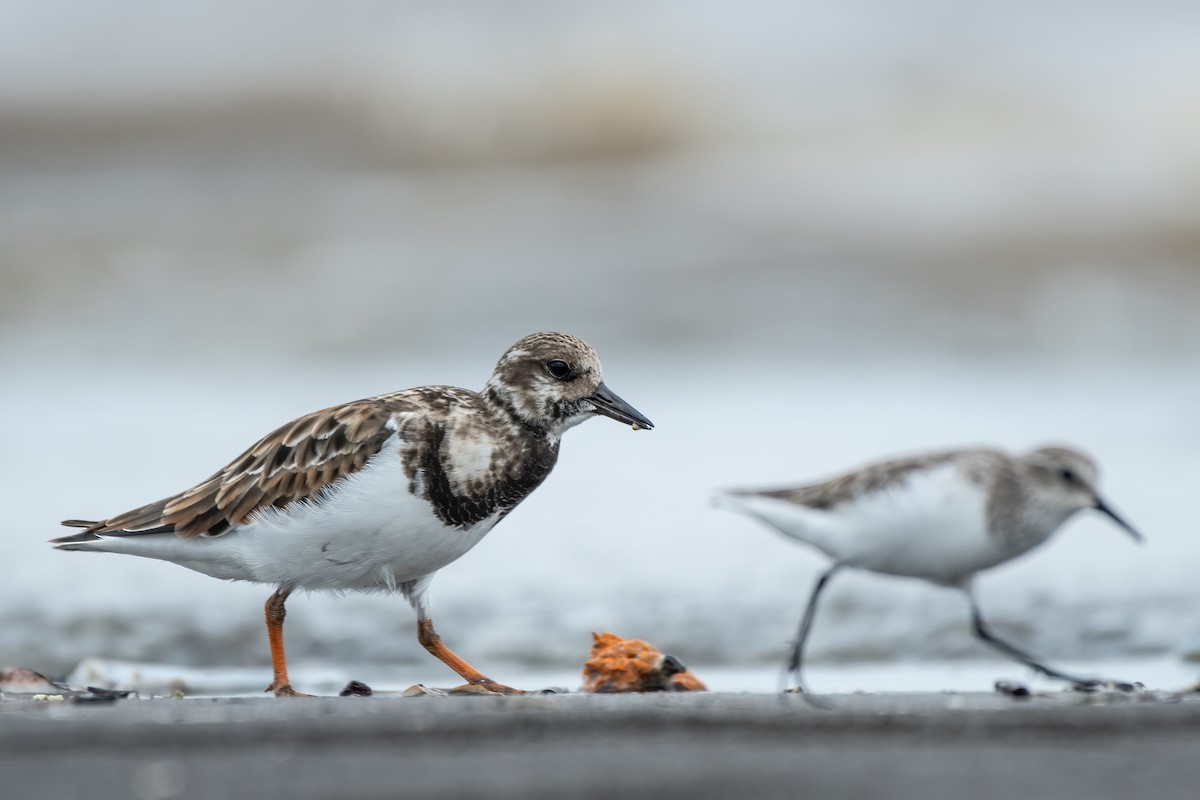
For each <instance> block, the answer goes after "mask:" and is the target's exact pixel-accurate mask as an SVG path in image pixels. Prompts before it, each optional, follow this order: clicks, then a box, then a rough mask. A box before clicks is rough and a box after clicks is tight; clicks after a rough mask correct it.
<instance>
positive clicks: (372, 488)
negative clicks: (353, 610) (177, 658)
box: [53, 333, 653, 696]
mask: <svg viewBox="0 0 1200 800" xmlns="http://www.w3.org/2000/svg"><path fill="white" fill-rule="evenodd" d="M597 414H600V415H603V416H606V417H611V418H612V419H615V420H617V421H618V422H622V423H625V424H627V425H629V426H631V427H632V428H633V429H634V430H638V429H640V428H645V429H649V428H652V427H653V425H652V424H651V422H650V420H648V419H646V417H644V416H642V414H640V413H639V412H638V411H637V410H635V409H634V408H633V407H632V406H630V405H629V404H628V403H626V402H625V401H624V400H622V399H621V398H620V397H618V396H617V395H616V394H614V393H613V392H612V391H611V390H610V389H609V388H608V387H607V386H605V385H604V383H603V381H602V379H601V369H600V359H599V358H598V357H597V355H596V352H595V351H594V350H593V349H592V348H591V347H590V346H589V345H588V344H586V343H585V342H583V341H582V340H580V339H577V338H575V337H574V336H569V335H566V334H561V333H535V334H532V335H530V336H526V337H525V338H523V339H521V340H520V341H518V342H517V343H516V344H514V345H513V346H512V347H510V348H509V349H508V350H507V351H506V352H505V353H504V355H503V356H502V357H501V358H500V361H499V363H497V365H496V368H495V370H494V371H493V372H492V376H491V378H490V379H489V380H488V381H487V384H486V385H485V386H484V388H483V390H482V391H481V392H473V391H468V390H466V389H458V388H455V387H451V386H425V387H421V388H416V389H408V390H405V391H399V392H393V393H390V394H384V395H379V396H378V397H371V398H368V399H365V400H357V401H354V402H351V403H345V404H343V405H339V406H334V407H332V408H327V409H324V410H323V411H317V412H315V413H312V414H308V415H306V416H303V417H300V418H299V419H297V420H295V421H293V422H289V423H287V424H286V425H284V426H282V427H280V428H278V429H277V430H275V431H274V432H272V433H269V434H267V435H266V436H265V437H263V438H262V439H260V440H259V441H258V442H256V443H255V444H253V445H251V446H250V448H249V449H248V450H246V451H245V452H244V453H242V454H241V455H240V456H238V457H237V458H235V459H234V460H233V461H232V462H230V464H229V465H228V466H226V467H224V468H223V469H221V470H219V471H217V472H216V473H215V474H213V475H212V477H210V478H208V479H207V480H205V481H203V482H201V483H199V484H197V485H196V486H194V487H192V488H191V489H187V490H186V491H183V492H181V493H179V494H177V495H173V496H171V497H168V498H166V499H164V500H159V501H157V502H154V503H150V504H148V505H145V506H142V507H140V508H136V509H134V510H132V511H128V512H126V513H124V514H119V515H117V516H115V517H111V518H109V519H105V520H101V521H85V520H67V521H66V522H64V523H63V524H64V525H67V526H69V527H75V528H83V531H82V532H81V533H77V534H74V535H72V536H64V537H61V538H58V539H54V540H53V543H54V544H55V545H57V546H58V549H61V550H87V551H96V552H109V553H126V554H129V555H136V556H143V557H146V558H156V559H161V560H164V561H171V562H174V563H176V564H179V565H181V566H184V567H187V568H189V569H193V570H196V571H197V572H202V573H204V574H206V575H211V576H213V577H215V578H223V579H227V580H241V581H253V582H257V583H265V584H273V585H274V586H276V590H275V592H274V594H272V595H271V596H270V598H269V599H268V600H267V602H266V607H265V612H266V622H267V637H268V640H269V643H270V648H271V661H272V666H273V669H274V679H273V680H272V682H271V685H270V686H269V687H267V691H273V692H274V693H275V694H276V695H278V696H288V695H298V694H300V693H299V692H297V691H295V690H294V689H293V688H292V685H291V682H290V681H289V679H288V674H287V660H286V658H285V656H284V649H283V620H284V615H285V609H284V603H285V601H286V600H287V598H288V595H289V594H291V593H292V592H293V591H295V590H296V589H330V590H335V591H355V590H361V591H399V592H400V593H401V594H402V595H403V596H404V597H406V598H407V599H408V601H409V602H410V603H411V604H412V606H413V608H414V609H415V610H416V612H417V635H418V639H419V641H420V643H421V644H422V645H423V646H424V647H425V649H427V650H428V651H429V652H430V653H432V654H433V655H434V656H436V657H437V658H438V659H440V660H441V661H442V662H444V663H445V664H446V665H447V666H448V667H450V668H451V669H452V670H454V671H455V672H457V673H458V674H459V675H460V676H462V678H463V679H465V680H466V681H467V683H468V684H471V685H474V686H476V687H480V688H483V689H487V690H491V691H493V692H498V693H504V694H512V693H518V690H515V689H512V688H510V687H508V686H504V685H503V684H500V683H497V682H496V681H493V680H491V679H490V678H488V677H486V676H485V675H483V674H482V673H481V672H479V671H478V670H476V669H475V668H474V667H472V666H471V665H469V664H468V663H467V662H465V661H463V660H462V659H461V658H459V657H458V656H456V655H455V654H454V653H453V652H451V651H450V649H449V648H448V647H446V646H445V645H444V644H443V643H442V641H441V639H440V637H439V636H438V634H437V632H436V631H435V630H434V627H433V621H432V619H431V617H430V604H429V600H428V589H429V585H430V582H431V581H432V579H433V576H434V574H435V573H436V572H437V571H438V570H439V569H441V568H442V567H444V566H446V565H447V564H449V563H450V562H452V561H454V560H455V559H457V558H458V557H459V556H461V555H463V554H464V553H466V552H467V551H468V550H470V549H471V548H472V547H474V546H475V545H476V544H477V543H478V542H479V541H480V540H481V539H482V538H483V536H484V535H485V534H486V533H487V532H488V531H490V530H491V529H492V528H493V527H494V526H495V525H496V523H498V522H499V521H500V520H502V519H503V518H504V517H505V515H507V514H508V513H509V512H510V511H512V510H513V508H514V507H515V506H516V505H517V504H518V503H520V502H521V501H522V500H523V499H525V498H526V497H527V496H529V494H530V493H531V492H532V491H533V490H534V489H536V488H537V487H538V485H539V484H541V482H542V481H543V480H545V478H546V476H547V475H549V474H550V470H551V469H552V468H553V467H554V463H555V461H556V460H557V458H558V448H559V440H560V437H561V436H562V434H563V432H565V431H566V430H567V429H568V428H571V427H574V426H575V425H578V424H579V423H581V422H583V421H584V420H586V419H590V418H591V417H593V416H595V415H597Z"/></svg>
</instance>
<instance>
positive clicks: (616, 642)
mask: <svg viewBox="0 0 1200 800" xmlns="http://www.w3.org/2000/svg"><path fill="white" fill-rule="evenodd" d="M582 691H585V692H602V693H609V692H662V691H668V692H703V691H707V687H705V685H704V684H703V683H701V682H700V680H699V679H698V678H696V676H695V675H693V674H692V673H690V672H688V671H687V667H685V666H684V665H683V664H682V663H681V662H680V661H679V659H677V658H675V656H671V655H666V654H664V653H662V652H661V651H659V650H658V648H656V647H655V646H654V645H652V644H649V643H648V642H644V641H642V640H640V639H622V638H621V637H620V636H617V635H616V634H614V633H593V634H592V652H591V658H589V659H588V661H587V663H585V664H584V665H583V687H582Z"/></svg>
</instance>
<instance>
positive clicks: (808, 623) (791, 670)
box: [784, 564, 842, 695]
mask: <svg viewBox="0 0 1200 800" xmlns="http://www.w3.org/2000/svg"><path fill="white" fill-rule="evenodd" d="M841 567H842V565H841V564H834V565H833V566H832V567H830V568H829V569H827V570H825V572H824V574H822V575H821V577H820V578H818V579H817V585H816V586H814V587H813V590H812V594H810V595H809V596H808V606H807V607H806V608H805V609H804V617H803V618H802V619H801V620H800V630H799V631H798V632H797V633H796V643H795V644H794V645H793V646H792V655H791V657H790V658H789V659H788V664H787V671H786V673H785V675H784V679H785V680H786V679H787V677H788V676H791V677H793V678H795V680H796V689H795V691H798V692H800V693H802V694H806V695H807V694H809V691H808V689H807V688H806V687H805V686H804V676H803V675H802V674H801V666H802V665H803V662H804V643H805V642H806V641H808V634H809V631H811V630H812V624H813V618H814V617H815V616H816V615H817V598H818V597H820V596H821V592H822V591H823V590H824V589H825V586H826V584H828V583H829V579H830V578H832V577H833V574H834V573H835V572H837V571H838V570H839V569H841ZM785 691H791V690H790V689H787V688H786V687H785Z"/></svg>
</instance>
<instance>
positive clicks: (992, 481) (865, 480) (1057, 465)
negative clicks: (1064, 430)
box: [717, 447, 1141, 689]
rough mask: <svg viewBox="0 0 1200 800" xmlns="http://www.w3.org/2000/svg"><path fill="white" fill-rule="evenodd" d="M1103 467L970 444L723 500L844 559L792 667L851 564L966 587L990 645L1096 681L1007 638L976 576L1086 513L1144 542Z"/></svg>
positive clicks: (795, 669) (804, 624)
mask: <svg viewBox="0 0 1200 800" xmlns="http://www.w3.org/2000/svg"><path fill="white" fill-rule="evenodd" d="M1096 480H1097V470H1096V466H1095V463H1094V462H1093V461H1092V460H1091V459H1090V458H1089V457H1088V456H1086V455H1084V454H1083V453H1081V452H1079V451H1078V450H1075V449H1073V448H1069V447H1043V448H1040V449H1037V450H1034V451H1033V452H1031V453H1028V454H1026V455H1022V456H1010V455H1008V454H1006V453H1003V452H1001V451H999V450H993V449H986V448H968V449H960V450H948V451H942V452H935V453H928V454H924V455H917V456H910V457H906V458H899V459H894V460H890V461H882V462H878V463H875V464H870V465H868V466H865V467H863V468H861V469H858V470H855V471H853V472H850V473H847V474H845V475H842V476H840V477H837V478H834V479H833V480H829V481H825V482H823V483H817V484H811V485H805V486H800V487H795V488H783V489H770V490H764V491H731V492H726V493H724V494H722V495H720V496H719V497H718V498H717V504H718V505H720V506H722V507H724V508H728V509H730V510H733V511H739V512H741V513H744V514H747V515H749V516H751V517H754V518H755V519H758V520H759V521H761V522H764V523H766V524H767V525H769V526H771V527H772V528H774V529H776V530H778V531H780V532H781V533H784V534H786V535H787V536H790V537H792V538H794V539H798V540H800V541H802V542H805V543H806V544H809V545H811V546H812V547H815V548H816V549H818V550H820V551H821V552H823V553H825V554H826V555H827V556H829V557H830V558H831V559H832V560H833V564H832V566H831V567H830V568H829V569H828V570H826V572H825V573H824V574H823V575H822V576H821V578H820V579H819V580H818V582H817V584H816V586H815V587H814V589H813V591H812V594H811V596H810V598H809V602H808V607H807V609H806V610H805V613H804V617H803V619H802V621H801V623H800V630H799V633H798V635H797V637H796V643H795V645H794V646H793V649H792V654H791V659H790V660H789V664H788V669H789V672H790V673H792V674H793V675H794V676H795V677H796V680H797V683H798V685H799V686H800V687H801V689H802V687H803V682H802V681H801V678H800V665H801V661H802V656H803V648H804V642H805V640H806V639H807V637H808V633H809V630H810V628H811V626H812V621H813V616H814V614H815V611H816V606H817V599H818V597H819V596H820V594H821V591H822V590H823V589H824V588H825V586H826V584H827V583H828V581H829V579H830V578H831V577H832V576H833V574H834V573H835V572H836V571H837V570H839V569H841V568H842V567H857V568H860V569H865V570H870V571H872V572H880V573H885V574H889V575H901V576H907V577H914V578H921V579H924V580H926V581H929V582H931V583H934V584H938V585H942V586H950V587H955V588H959V589H961V590H963V591H964V592H965V593H966V595H967V598H968V600H969V602H970V604H971V610H972V621H973V629H974V633H975V634H976V636H978V637H979V638H980V639H981V640H982V641H984V642H985V643H987V644H989V645H990V646H993V647H995V648H997V649H999V650H1000V651H1001V652H1003V653H1005V654H1006V655H1008V656H1010V657H1013V658H1016V659H1018V660H1020V661H1022V662H1024V663H1026V664H1028V665H1029V666H1031V667H1033V668H1034V669H1037V670H1039V671H1040V672H1042V673H1043V674H1046V675H1049V676H1051V677H1056V678H1062V679H1065V680H1071V681H1075V682H1077V683H1084V684H1094V683H1095V681H1092V680H1091V679H1078V678H1072V677H1070V676H1068V675H1065V674H1063V673H1061V672H1057V671H1055V670H1052V669H1049V668H1048V667H1046V666H1044V665H1042V664H1041V663H1039V662H1037V661H1036V660H1035V659H1033V658H1032V657H1031V656H1029V655H1027V654H1025V653H1024V652H1022V651H1021V650H1018V649H1017V648H1015V647H1013V646H1012V645H1009V644H1007V643H1005V642H1001V641H999V640H998V639H996V637H995V636H994V635H993V634H992V633H991V632H990V631H989V630H988V628H987V627H986V626H985V625H984V623H983V619H982V616H981V614H980V612H979V607H978V604H977V603H976V601H975V598H974V595H973V593H972V590H971V580H972V578H973V577H974V576H975V574H976V573H978V572H980V571H982V570H985V569H988V568H989V567H993V566H996V565H997V564H1001V563H1004V562H1005V561H1009V560H1011V559H1013V558H1016V557H1017V556H1019V555H1021V554H1023V553H1026V552H1028V551H1029V550H1031V549H1033V548H1034V547H1036V546H1038V545H1040V544H1042V543H1043V542H1045V541H1046V540H1047V539H1049V538H1050V537H1051V536H1052V535H1053V534H1054V532H1055V531H1057V530H1058V529H1059V528H1060V527H1061V526H1062V524H1063V523H1064V522H1066V521H1067V520H1068V519H1069V518H1070V517H1071V516H1072V515H1074V514H1075V513H1076V512H1078V511H1080V510H1082V509H1085V508H1092V509H1096V510H1098V511H1100V512H1102V513H1104V514H1106V515H1107V516H1109V517H1110V518H1111V519H1113V520H1114V521H1115V522H1116V523H1117V524H1118V525H1120V526H1121V527H1122V528H1124V529H1125V530H1126V532H1128V533H1129V534H1130V535H1131V536H1132V537H1133V538H1134V539H1135V540H1139V541H1140V539H1141V535H1140V534H1138V533H1137V531H1135V530H1134V529H1133V528H1132V527H1131V526H1130V525H1129V524H1128V523H1126V522H1125V521H1124V520H1123V519H1122V518H1121V517H1120V516H1118V515H1117V514H1116V513H1115V512H1114V511H1113V510H1112V508H1111V507H1110V506H1109V505H1108V504H1107V503H1106V502H1105V501H1104V500H1103V499H1102V498H1101V496H1100V495H1099V493H1098V492H1097V489H1096Z"/></svg>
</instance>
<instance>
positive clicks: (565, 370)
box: [546, 361, 571, 381]
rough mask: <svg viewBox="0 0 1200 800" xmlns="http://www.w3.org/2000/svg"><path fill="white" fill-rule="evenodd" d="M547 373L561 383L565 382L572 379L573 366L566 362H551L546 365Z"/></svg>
mask: <svg viewBox="0 0 1200 800" xmlns="http://www.w3.org/2000/svg"><path fill="white" fill-rule="evenodd" d="M546 371H547V372H549V373H550V374H551V375H552V376H553V377H555V378H558V379H559V380H560V381H565V380H566V379H567V378H569V377H571V365H570V364H568V363H567V362H565V361H550V362H547V364H546Z"/></svg>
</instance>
